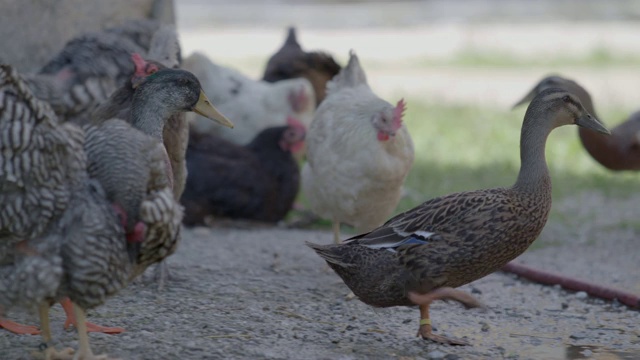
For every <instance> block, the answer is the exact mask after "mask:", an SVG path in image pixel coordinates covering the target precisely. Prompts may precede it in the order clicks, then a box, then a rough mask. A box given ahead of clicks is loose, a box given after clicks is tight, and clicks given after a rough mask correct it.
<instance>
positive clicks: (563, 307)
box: [560, 303, 569, 310]
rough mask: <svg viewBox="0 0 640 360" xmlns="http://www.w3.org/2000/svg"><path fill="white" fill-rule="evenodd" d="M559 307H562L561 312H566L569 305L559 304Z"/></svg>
mask: <svg viewBox="0 0 640 360" xmlns="http://www.w3.org/2000/svg"><path fill="white" fill-rule="evenodd" d="M560 306H562V310H566V309H568V308H569V304H567V303H562V304H560Z"/></svg>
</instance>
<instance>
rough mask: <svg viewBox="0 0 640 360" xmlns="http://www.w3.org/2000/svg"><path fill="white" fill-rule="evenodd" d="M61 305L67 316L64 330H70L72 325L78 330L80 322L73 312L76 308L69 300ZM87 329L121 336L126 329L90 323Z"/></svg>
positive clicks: (64, 300)
mask: <svg viewBox="0 0 640 360" xmlns="http://www.w3.org/2000/svg"><path fill="white" fill-rule="evenodd" d="M60 305H62V308H63V309H64V313H65V314H66V315H67V319H66V320H65V322H64V329H65V330H68V329H69V326H71V325H73V326H74V327H75V328H76V329H78V320H77V318H76V317H75V314H74V310H73V308H74V306H73V303H72V302H71V300H69V298H64V299H63V300H62V301H60ZM86 329H87V332H101V333H104V334H110V335H114V334H120V333H123V332H124V329H123V328H121V327H106V326H100V325H96V324H93V323H90V322H87V323H86Z"/></svg>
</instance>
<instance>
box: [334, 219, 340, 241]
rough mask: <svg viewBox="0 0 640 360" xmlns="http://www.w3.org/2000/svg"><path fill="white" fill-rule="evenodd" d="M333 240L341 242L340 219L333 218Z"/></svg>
mask: <svg viewBox="0 0 640 360" xmlns="http://www.w3.org/2000/svg"><path fill="white" fill-rule="evenodd" d="M333 242H334V243H336V244H340V221H338V220H333Z"/></svg>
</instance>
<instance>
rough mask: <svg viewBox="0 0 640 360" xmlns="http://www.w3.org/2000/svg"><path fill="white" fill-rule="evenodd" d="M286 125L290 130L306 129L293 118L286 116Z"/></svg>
mask: <svg viewBox="0 0 640 360" xmlns="http://www.w3.org/2000/svg"><path fill="white" fill-rule="evenodd" d="M287 125H288V126H290V127H292V128H299V129H306V126H304V124H303V123H302V122H300V120H298V119H296V118H294V117H293V116H287Z"/></svg>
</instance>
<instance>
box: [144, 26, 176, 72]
mask: <svg viewBox="0 0 640 360" xmlns="http://www.w3.org/2000/svg"><path fill="white" fill-rule="evenodd" d="M148 57H149V58H150V59H153V60H156V61H159V62H160V63H161V64H162V65H164V66H166V67H168V68H173V67H176V66H178V65H179V62H180V43H179V42H178V34H177V33H176V30H175V28H174V27H173V26H170V25H163V26H161V27H160V28H159V29H158V30H157V31H156V32H155V33H154V34H153V37H152V38H151V44H150V45H149V53H148Z"/></svg>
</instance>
